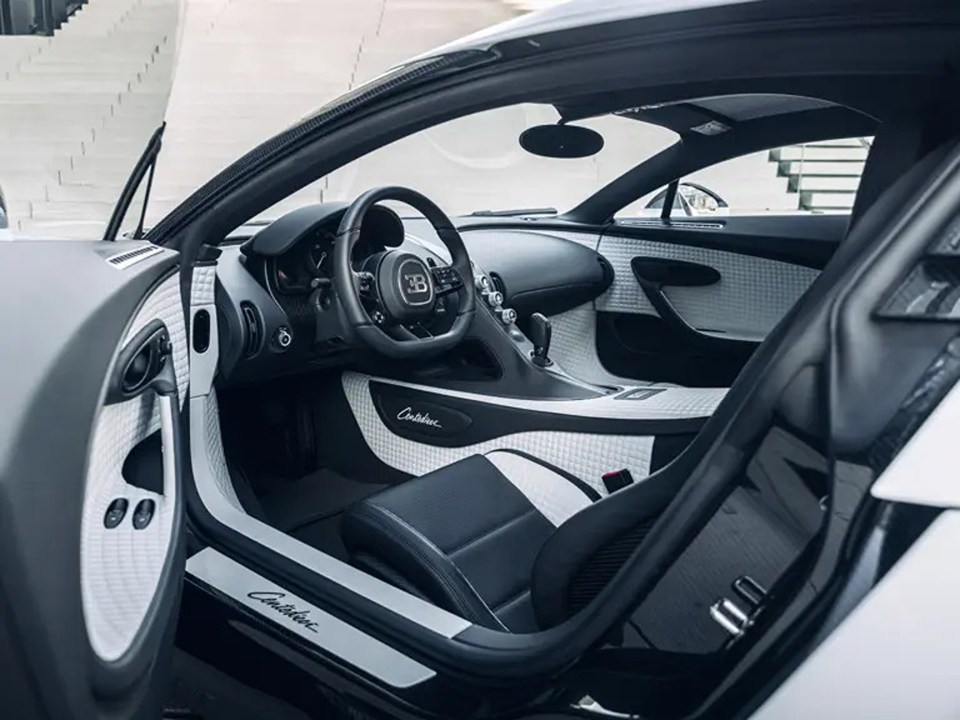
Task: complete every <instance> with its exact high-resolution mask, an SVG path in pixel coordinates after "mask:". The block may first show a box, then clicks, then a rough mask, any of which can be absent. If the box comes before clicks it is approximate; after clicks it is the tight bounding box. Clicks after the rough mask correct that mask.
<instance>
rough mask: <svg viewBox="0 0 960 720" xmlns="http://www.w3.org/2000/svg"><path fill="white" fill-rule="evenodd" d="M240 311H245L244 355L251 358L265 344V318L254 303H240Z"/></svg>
mask: <svg viewBox="0 0 960 720" xmlns="http://www.w3.org/2000/svg"><path fill="white" fill-rule="evenodd" d="M240 312H241V313H243V329H244V334H243V356H244V357H245V358H251V357H253V356H254V355H256V354H257V353H258V352H259V351H260V347H261V346H262V345H263V320H261V319H260V313H259V312H257V309H256V308H255V307H254V306H253V303H250V302H246V301H244V302H242V303H240Z"/></svg>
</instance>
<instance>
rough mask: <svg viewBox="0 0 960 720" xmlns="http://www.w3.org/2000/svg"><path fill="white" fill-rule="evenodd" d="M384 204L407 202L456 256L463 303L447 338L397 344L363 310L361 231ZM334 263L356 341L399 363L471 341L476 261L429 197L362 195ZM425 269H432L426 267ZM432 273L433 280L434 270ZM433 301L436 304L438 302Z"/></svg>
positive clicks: (400, 190)
mask: <svg viewBox="0 0 960 720" xmlns="http://www.w3.org/2000/svg"><path fill="white" fill-rule="evenodd" d="M384 200H395V201H398V202H402V203H405V204H407V205H409V206H410V207H412V208H413V209H414V210H418V211H419V212H421V213H422V214H423V216H424V217H425V218H426V219H427V221H428V222H429V223H430V224H431V225H432V226H433V229H434V231H435V232H436V233H437V236H438V237H439V238H440V241H441V242H442V243H443V244H444V245H445V246H446V247H447V249H448V250H449V251H450V257H451V263H450V267H451V268H453V270H454V271H455V272H456V273H457V274H458V275H459V277H460V281H461V283H460V286H459V288H458V290H457V293H458V296H459V300H460V304H459V309H458V311H457V317H456V319H455V320H454V322H453V325H452V326H451V328H450V329H449V330H448V331H447V332H445V333H443V334H441V335H435V336H433V337H429V338H417V337H416V336H414V335H413V334H412V333H409V332H408V333H407V334H408V335H409V339H406V340H397V339H395V338H393V337H391V336H390V335H388V334H387V332H386V331H385V330H384V329H382V328H381V327H379V326H378V325H377V324H376V323H375V322H374V321H373V319H371V317H370V316H369V315H368V314H367V311H366V310H365V309H364V307H363V304H362V302H361V299H360V287H359V285H360V278H359V275H358V274H357V273H356V272H354V270H353V266H352V264H351V257H352V256H353V249H354V247H355V246H356V244H357V241H358V240H359V239H360V228H361V227H362V225H363V220H364V218H365V217H366V214H367V212H368V211H369V210H370V208H372V207H373V206H374V205H376V204H377V203H378V202H382V201H384ZM409 257H411V258H412V257H414V256H412V255H411V256H409ZM421 262H422V261H421ZM333 263H334V274H333V284H334V288H335V290H336V293H337V297H338V298H339V301H340V304H341V306H342V308H343V311H344V315H345V317H346V320H347V322H348V323H349V325H350V326H351V327H352V328H353V331H354V333H355V335H356V337H357V338H359V339H360V341H361V342H363V343H364V344H365V345H367V346H368V347H370V348H372V349H373V350H376V351H377V352H380V353H382V354H383V355H386V356H388V357H393V358H413V357H423V356H427V355H432V354H435V353H438V352H443V351H444V350H449V349H450V348H452V347H454V346H455V345H456V344H457V343H459V342H460V341H461V340H463V338H464V337H465V336H466V334H467V330H468V329H469V327H470V323H471V322H472V320H473V314H474V312H475V311H476V293H475V291H474V287H473V267H472V265H471V263H470V256H469V254H468V253H467V248H466V246H465V245H464V244H463V239H462V238H461V237H460V233H459V232H458V231H457V229H456V228H455V227H454V225H453V222H451V220H450V218H449V217H447V215H446V213H444V212H443V210H441V209H440V208H439V207H438V206H437V205H436V204H435V203H434V202H433V201H432V200H430V199H429V198H427V197H426V196H424V195H422V194H420V193H418V192H416V191H415V190H411V189H409V188H405V187H399V186H389V187H380V188H374V189H372V190H368V191H367V192H365V193H363V194H362V195H360V196H359V197H358V198H357V199H356V200H354V201H353V202H352V203H351V204H350V206H349V207H348V208H347V211H346V212H345V213H344V215H343V218H342V219H341V221H340V227H339V228H338V230H337V239H336V242H335V243H334V248H333ZM402 264H403V263H401V265H402ZM424 268H425V269H426V266H424ZM427 274H428V275H430V272H429V269H427ZM432 282H433V278H432V276H431V277H430V283H431V297H432V298H433V295H435V293H433V286H432ZM433 302H436V299H435V298H433Z"/></svg>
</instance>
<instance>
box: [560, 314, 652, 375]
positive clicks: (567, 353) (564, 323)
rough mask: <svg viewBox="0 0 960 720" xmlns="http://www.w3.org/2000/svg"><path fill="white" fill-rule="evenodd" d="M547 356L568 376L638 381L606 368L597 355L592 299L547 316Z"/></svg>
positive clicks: (595, 317)
mask: <svg viewBox="0 0 960 720" xmlns="http://www.w3.org/2000/svg"><path fill="white" fill-rule="evenodd" d="M550 322H551V323H552V324H553V336H552V341H551V344H550V357H551V358H553V361H554V362H555V363H557V365H559V366H560V367H561V368H563V369H564V371H566V372H567V373H569V374H570V375H571V376H572V377H575V378H577V379H578V380H583V381H585V382H591V383H596V384H597V385H619V386H623V387H629V386H632V385H640V384H642V383H640V382H638V381H637V380H635V379H631V378H624V377H620V376H619V375H614V374H613V373H611V372H609V371H608V370H607V369H606V368H605V367H604V366H603V363H601V362H600V357H599V356H598V355H597V311H596V310H595V309H594V307H593V303H592V302H590V303H586V304H584V305H581V306H580V307H577V308H574V309H573V310H568V311H567V312H565V313H561V314H559V315H554V316H552V317H551V318H550Z"/></svg>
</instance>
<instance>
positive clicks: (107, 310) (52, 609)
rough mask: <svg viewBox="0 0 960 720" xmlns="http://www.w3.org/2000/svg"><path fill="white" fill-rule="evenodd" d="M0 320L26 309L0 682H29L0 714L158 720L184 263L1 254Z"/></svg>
mask: <svg viewBox="0 0 960 720" xmlns="http://www.w3.org/2000/svg"><path fill="white" fill-rule="evenodd" d="M0 307H4V308H20V309H21V311H20V312H10V313H4V315H3V318H2V327H3V333H2V334H0V366H2V367H3V368H4V378H3V382H0V406H2V407H3V408H4V413H2V414H0V667H4V668H8V667H17V668H19V669H20V670H21V671H22V676H21V677H20V678H19V679H18V680H17V682H18V687H17V688H16V691H15V692H14V691H11V692H10V693H9V694H8V693H7V688H6V683H4V688H3V690H0V702H2V703H3V706H4V710H5V711H7V712H8V713H9V714H10V716H11V717H17V718H23V719H25V720H31V719H32V718H57V720H60V719H61V718H64V719H68V720H69V719H70V718H85V719H86V718H105V717H110V718H135V717H150V716H152V717H156V716H158V715H159V713H160V709H161V705H160V703H161V700H162V698H161V691H162V683H161V681H162V678H160V677H159V676H158V675H157V673H158V672H162V670H163V668H165V667H166V666H167V664H168V663H166V662H165V661H164V659H165V657H166V654H167V653H168V652H169V649H170V644H171V642H172V638H173V625H174V623H175V620H176V612H177V608H178V604H179V593H180V585H181V578H182V573H183V558H182V552H181V550H180V545H181V543H180V537H181V533H180V526H181V524H182V511H181V507H180V498H181V493H180V492H179V484H180V476H181V473H180V463H181V462H182V458H183V453H182V448H181V447H180V442H181V439H180V432H179V402H180V401H181V399H182V397H183V395H184V393H183V391H184V389H185V387H186V383H187V361H186V333H185V332H184V316H183V311H182V305H181V302H180V283H179V275H178V274H177V255H176V253H174V252H172V251H167V250H161V249H159V248H154V247H153V246H150V245H148V244H147V243H127V242H124V243H85V242H77V241H73V242H64V243H53V242H46V243H41V242H10V243H0ZM131 342H135V343H136V344H135V345H133V346H131ZM141 349H142V350H143V351H144V353H143V354H142V353H139V352H137V350H141ZM121 380H122V381H124V382H123V383H121ZM124 383H125V384H124ZM119 499H122V500H125V501H126V509H125V511H122V512H121V511H120V510H119V508H121V506H122V503H121V504H116V503H115V502H114V501H116V500H119ZM145 501H149V503H146V502H145ZM150 503H152V505H151V504H150ZM138 508H139V509H140V511H139V512H138ZM148 509H150V510H152V512H149V513H148V512H147V510H148ZM111 510H113V511H114V512H111ZM148 517H149V520H147V518H148ZM135 520H136V523H137V524H136V525H135V524H134V523H135ZM108 526H109V527H108Z"/></svg>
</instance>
